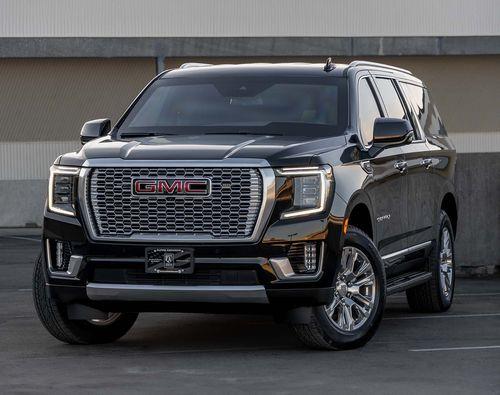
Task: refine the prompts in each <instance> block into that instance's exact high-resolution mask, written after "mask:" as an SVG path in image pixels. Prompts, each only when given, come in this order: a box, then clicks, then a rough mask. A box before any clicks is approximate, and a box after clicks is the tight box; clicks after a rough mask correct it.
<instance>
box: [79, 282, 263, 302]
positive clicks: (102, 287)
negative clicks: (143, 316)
mask: <svg viewBox="0 0 500 395" xmlns="http://www.w3.org/2000/svg"><path fill="white" fill-rule="evenodd" d="M87 296H88V297H89V299H91V300H96V301H124V302H206V303H258V304H267V303H269V301H268V299H267V293H266V289H265V288H264V286H262V285H225V286H219V285H199V286H179V285H133V284H101V283H88V284H87Z"/></svg>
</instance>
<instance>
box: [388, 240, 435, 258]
mask: <svg viewBox="0 0 500 395" xmlns="http://www.w3.org/2000/svg"><path fill="white" fill-rule="evenodd" d="M431 243H432V241H426V242H424V243H420V244H417V245H414V246H411V247H408V248H404V249H402V250H399V251H396V252H392V253H390V254H387V255H384V256H382V260H383V261H387V260H390V259H393V258H397V257H399V256H401V255H406V254H409V253H411V252H415V251H418V250H422V249H424V248H426V247H428V246H430V245H431Z"/></svg>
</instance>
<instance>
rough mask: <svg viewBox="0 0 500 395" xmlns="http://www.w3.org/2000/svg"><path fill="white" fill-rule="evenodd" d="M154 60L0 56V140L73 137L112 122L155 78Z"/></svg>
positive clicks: (42, 139)
mask: <svg viewBox="0 0 500 395" xmlns="http://www.w3.org/2000/svg"><path fill="white" fill-rule="evenodd" d="M155 72H156V66H155V61H154V59H137V58H135V59H126V58H123V59H0V103H1V105H0V120H1V122H0V141H68V140H69V141H74V140H77V139H78V136H79V133H80V128H81V126H82V125H83V123H84V122H86V121H88V120H90V119H96V118H111V119H112V120H113V121H116V120H117V118H118V117H119V116H120V115H121V114H122V113H123V111H125V109H126V108H127V106H128V105H129V103H130V102H131V101H132V99H133V98H134V97H135V96H136V95H137V94H138V93H139V91H140V90H141V89H142V88H143V87H144V85H145V84H146V83H147V82H148V81H149V80H150V79H151V78H153V77H154V75H155Z"/></svg>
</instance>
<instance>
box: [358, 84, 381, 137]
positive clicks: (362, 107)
mask: <svg viewBox="0 0 500 395" xmlns="http://www.w3.org/2000/svg"><path fill="white" fill-rule="evenodd" d="M358 94H359V99H358V100H359V102H358V103H359V105H358V107H359V110H358V122H359V130H360V132H361V137H362V138H363V142H364V143H365V144H370V143H371V142H372V141H373V124H374V122H375V119H376V118H379V117H381V114H380V110H379V108H378V104H377V101H376V100H375V96H374V95H373V90H372V87H371V86H370V83H369V81H368V79H367V78H363V79H361V80H360V81H359V85H358Z"/></svg>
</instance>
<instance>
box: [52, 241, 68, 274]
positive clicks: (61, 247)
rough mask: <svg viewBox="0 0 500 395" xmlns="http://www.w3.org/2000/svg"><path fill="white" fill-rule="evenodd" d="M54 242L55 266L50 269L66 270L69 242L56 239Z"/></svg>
mask: <svg viewBox="0 0 500 395" xmlns="http://www.w3.org/2000/svg"><path fill="white" fill-rule="evenodd" d="M55 244H56V248H55V250H56V251H55V255H56V256H55V265H54V266H55V267H53V268H52V269H53V270H57V271H62V272H65V271H67V270H68V266H69V260H70V258H71V252H72V250H71V244H70V243H68V242H67V241H56V243H55Z"/></svg>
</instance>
